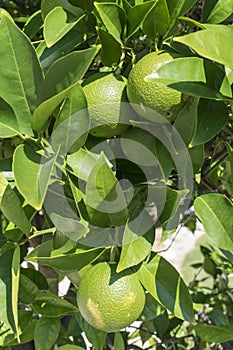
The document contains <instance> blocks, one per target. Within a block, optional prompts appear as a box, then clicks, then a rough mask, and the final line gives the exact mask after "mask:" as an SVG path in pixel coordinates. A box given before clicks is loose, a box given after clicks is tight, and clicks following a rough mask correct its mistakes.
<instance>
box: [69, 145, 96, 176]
mask: <svg viewBox="0 0 233 350" xmlns="http://www.w3.org/2000/svg"><path fill="white" fill-rule="evenodd" d="M98 158H99V155H98V154H96V153H92V152H90V151H88V150H86V149H82V148H81V149H80V150H79V151H78V152H75V153H72V154H70V155H68V157H67V164H68V165H69V167H71V169H72V172H73V174H74V175H75V176H77V177H78V178H79V179H82V180H85V181H87V180H88V177H89V175H90V173H91V170H92V169H93V167H94V166H95V164H96V162H97V159H98Z"/></svg>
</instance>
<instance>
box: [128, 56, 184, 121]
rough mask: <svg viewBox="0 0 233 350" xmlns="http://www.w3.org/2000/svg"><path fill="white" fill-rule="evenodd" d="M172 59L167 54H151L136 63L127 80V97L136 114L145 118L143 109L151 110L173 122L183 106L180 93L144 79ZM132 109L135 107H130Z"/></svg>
mask: <svg viewBox="0 0 233 350" xmlns="http://www.w3.org/2000/svg"><path fill="white" fill-rule="evenodd" d="M172 59H173V57H172V56H171V55H170V54H169V53H167V52H151V53H149V54H147V55H145V56H144V57H143V58H142V59H140V61H138V62H137V63H136V65H135V66H134V68H133V69H132V70H131V72H130V74H129V78H128V85H127V96H128V100H129V102H130V103H132V104H137V105H139V106H140V107H137V108H136V111H137V113H139V114H140V115H141V116H143V117H145V118H146V110H145V107H147V108H149V109H153V110H155V111H156V112H158V113H160V114H161V115H162V116H164V117H165V118H167V119H168V120H169V121H173V120H175V118H176V116H177V114H178V113H179V111H180V109H181V108H182V106H183V105H184V100H183V96H182V93H181V92H179V91H177V90H175V89H172V88H169V87H168V86H166V85H165V84H162V83H157V82H154V81H151V82H149V81H145V80H144V78H145V77H146V76H148V75H149V74H151V73H152V72H153V71H154V70H156V69H158V68H159V67H161V66H162V65H163V64H165V63H167V62H168V61H171V60H172ZM132 107H133V108H135V106H133V105H132Z"/></svg>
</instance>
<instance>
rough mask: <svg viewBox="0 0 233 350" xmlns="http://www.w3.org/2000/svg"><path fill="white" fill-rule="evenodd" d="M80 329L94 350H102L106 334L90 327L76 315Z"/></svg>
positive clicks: (79, 315)
mask: <svg viewBox="0 0 233 350" xmlns="http://www.w3.org/2000/svg"><path fill="white" fill-rule="evenodd" d="M76 317H77V319H78V323H79V325H80V328H81V329H82V330H83V331H84V332H85V334H86V336H87V339H88V340H89V341H90V342H91V343H92V344H93V346H94V347H95V349H96V350H103V348H104V344H105V340H106V336H107V333H105V332H103V331H101V330H99V329H96V328H94V327H92V326H90V325H89V324H88V323H87V322H86V321H85V320H84V319H83V318H82V316H81V314H80V313H78V314H77V315H76Z"/></svg>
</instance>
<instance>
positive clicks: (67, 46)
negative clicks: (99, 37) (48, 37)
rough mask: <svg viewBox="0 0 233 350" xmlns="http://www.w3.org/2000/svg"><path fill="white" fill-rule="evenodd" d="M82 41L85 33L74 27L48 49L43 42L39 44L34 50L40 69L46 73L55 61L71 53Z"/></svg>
mask: <svg viewBox="0 0 233 350" xmlns="http://www.w3.org/2000/svg"><path fill="white" fill-rule="evenodd" d="M84 41H85V33H83V32H82V31H81V30H78V28H76V27H75V28H73V29H71V30H70V31H69V32H68V33H67V34H66V35H65V36H64V37H63V38H62V39H60V40H59V41H58V42H57V43H56V44H54V45H53V46H52V47H50V48H48V47H47V46H46V43H45V41H43V42H41V44H40V45H38V47H37V48H36V51H37V54H38V56H39V57H40V64H41V67H42V68H43V70H44V71H45V72H47V71H48V69H49V68H50V66H51V65H52V64H53V63H54V62H55V61H56V60H57V59H59V58H61V57H62V56H64V55H66V54H68V53H69V52H71V51H73V50H74V49H75V48H76V47H77V46H79V45H80V44H82V43H83V42H84Z"/></svg>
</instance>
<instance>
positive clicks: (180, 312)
mask: <svg viewBox="0 0 233 350" xmlns="http://www.w3.org/2000/svg"><path fill="white" fill-rule="evenodd" d="M138 276H139V279H140V281H141V283H142V284H143V286H144V287H145V288H146V289H147V290H148V292H149V293H150V294H151V295H152V296H153V297H154V298H155V299H156V300H157V301H158V302H159V303H160V304H162V305H163V306H164V307H165V308H167V309H168V310H169V311H171V313H173V314H174V315H175V316H176V317H178V318H181V319H184V320H186V321H188V322H193V321H194V314H193V307H192V300H191V297H190V295H189V291H188V287H187V286H186V285H185V283H184V281H183V280H182V278H181V276H180V275H179V273H178V272H177V271H176V269H175V268H174V267H173V266H172V265H171V264H170V263H169V262H168V261H166V260H165V259H164V258H162V257H160V256H159V255H155V256H154V257H153V258H152V260H151V261H150V262H149V263H143V264H142V266H141V268H140V270H139V271H138Z"/></svg>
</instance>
